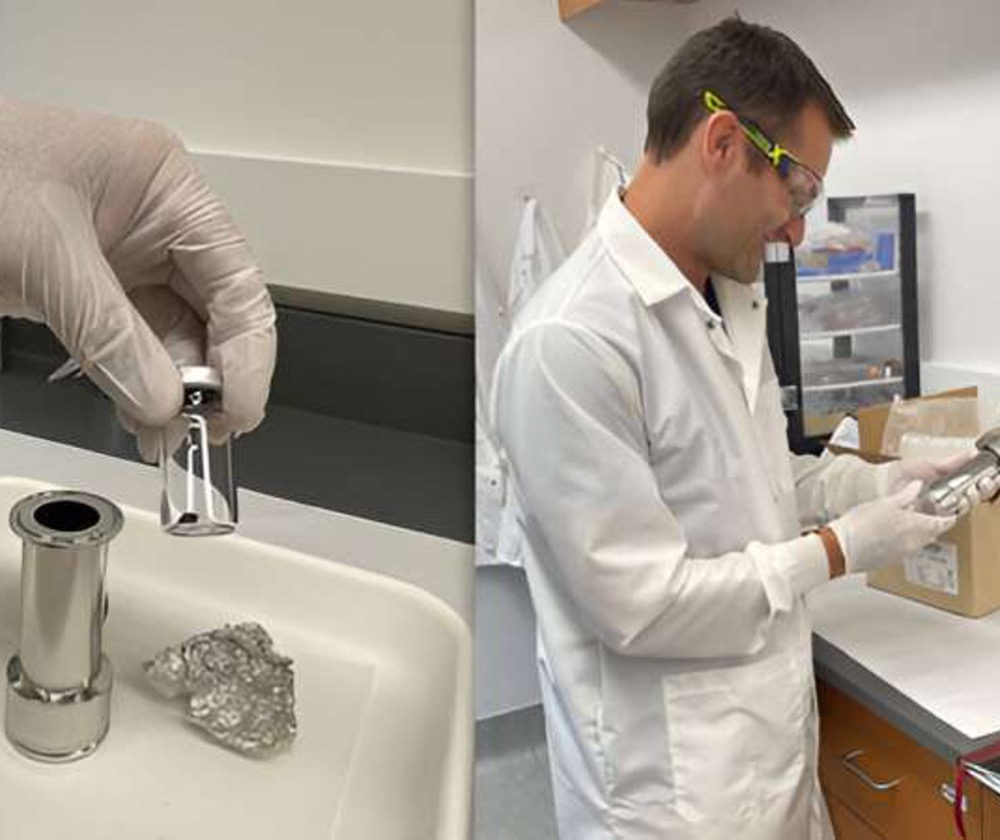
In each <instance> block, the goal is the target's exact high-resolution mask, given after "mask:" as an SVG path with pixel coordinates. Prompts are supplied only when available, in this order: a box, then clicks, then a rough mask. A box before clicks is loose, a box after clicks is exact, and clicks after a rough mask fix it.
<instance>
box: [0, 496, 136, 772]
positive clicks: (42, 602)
mask: <svg viewBox="0 0 1000 840" xmlns="http://www.w3.org/2000/svg"><path fill="white" fill-rule="evenodd" d="M122 523H123V517H122V513H121V511H120V510H119V509H118V507H117V506H116V505H114V504H113V503H111V502H109V501H108V500H107V499H103V498H101V497H100V496H95V495H93V494H90V493H80V492H75V491H58V490H56V491H46V492H43V493H36V494H34V495H31V496H28V497H26V498H24V499H22V500H21V501H20V502H18V503H17V504H16V505H14V507H13V509H12V510H11V513H10V526H11V528H12V529H13V531H14V533H16V534H17V535H18V536H19V537H21V539H22V540H23V548H22V555H21V623H20V634H19V648H18V653H17V654H16V655H15V656H13V657H12V658H11V660H10V661H9V662H8V664H7V708H6V716H5V729H6V733H7V737H8V739H9V740H10V741H11V743H13V744H14V746H15V747H17V748H18V749H19V750H21V751H22V752H24V753H26V754H27V755H29V756H31V757H33V758H38V759H41V760H45V761H69V760H72V759H74V758H80V757H82V756H83V755H86V754H88V753H89V752H91V751H92V750H93V749H95V748H96V747H97V745H98V744H99V743H100V742H101V740H102V739H103V738H104V736H105V734H106V733H107V729H108V721H109V714H108V713H109V708H110V698H111V682H112V680H111V665H110V663H109V662H108V660H107V658H106V657H105V656H104V655H103V652H102V629H103V625H104V611H105V599H104V580H105V570H106V567H107V550H108V543H109V542H110V541H111V540H112V539H113V538H114V537H115V535H116V534H117V533H118V532H119V531H120V530H121V527H122Z"/></svg>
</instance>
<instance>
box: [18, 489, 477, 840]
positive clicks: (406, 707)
mask: <svg viewBox="0 0 1000 840" xmlns="http://www.w3.org/2000/svg"><path fill="white" fill-rule="evenodd" d="M44 489H49V485H43V484H39V483H37V482H34V481H28V480H25V479H18V478H0V656H2V657H3V663H6V661H7V658H8V657H9V656H10V655H11V654H12V653H14V651H15V649H16V647H17V627H18V615H19V611H20V605H19V599H20V593H19V579H20V553H21V543H20V540H18V539H17V537H15V536H14V535H13V534H12V533H11V532H10V530H9V528H8V527H7V525H6V517H7V512H8V511H9V510H10V508H11V506H12V505H13V504H14V503H15V502H16V501H18V500H19V499H20V498H22V497H23V496H25V495H28V494H29V493H34V492H37V491H39V490H44ZM74 489H86V488H74ZM121 507H122V510H123V511H124V513H125V527H124V529H123V531H122V533H121V534H120V535H119V536H118V537H117V538H116V539H115V540H114V542H112V543H111V546H110V553H109V561H108V593H109V598H110V607H111V610H110V614H109V616H108V621H107V624H106V626H105V640H104V647H105V652H106V653H107V654H108V656H109V657H110V659H111V662H112V664H113V667H114V678H115V685H114V691H113V696H112V702H111V729H110V731H109V733H108V736H107V738H106V740H105V741H104V743H103V744H102V745H101V746H100V747H99V748H98V749H97V751H96V752H95V753H94V754H93V755H92V756H90V757H88V758H85V759H83V760H81V761H78V762H75V763H72V764H66V765H46V764H39V763H36V762H34V761H32V760H30V759H28V758H25V757H24V756H22V755H21V754H20V753H18V752H16V751H15V750H14V749H13V747H11V745H10V744H9V743H8V742H7V739H6V738H5V737H3V736H2V735H0V836H2V837H4V838H8V837H9V838H28V837H31V838H34V840H57V838H58V840H62V838H66V837H73V838H74V840H91V838H93V840H118V838H121V840H182V838H183V840H202V838H204V840H209V838H211V840H219V838H239V840H286V839H287V840H466V838H467V837H468V830H469V828H468V826H469V801H470V791H471V769H472V706H471V690H472V689H471V685H472V683H471V663H470V656H471V653H470V651H471V645H470V639H469V632H468V629H467V627H466V626H465V624H464V623H463V622H462V621H461V620H460V619H459V618H458V617H457V615H455V614H454V613H453V612H452V611H451V610H450V609H449V608H448V607H446V606H445V605H444V604H442V603H441V602H440V601H438V600H437V599H436V598H434V597H432V596H430V595H428V594H426V593H424V592H422V591H420V590H418V589H416V588H414V587H410V586H408V585H406V584H403V583H399V582H397V581H394V580H392V579H390V578H387V577H383V576H381V575H376V574H372V573H369V572H365V571H362V570H359V569H354V568H350V567H347V566H344V565H341V564H337V563H333V562H330V561H328V560H321V559H318V558H314V557H310V556H307V555H304V554H299V553H296V552H292V551H288V550H285V549H282V548H277V547H274V546H268V545H264V544H262V543H257V542H253V541H250V540H246V539H243V538H241V537H239V536H232V537H212V538H204V539H183V538H178V537H169V536H166V535H164V534H162V533H161V532H160V528H159V522H158V520H157V519H156V518H155V517H153V516H152V515H150V514H148V513H146V512H143V511H137V510H134V509H132V508H129V507H126V506H121ZM241 621H258V622H260V623H261V624H262V625H263V626H264V627H265V628H266V629H267V630H268V632H269V633H270V634H271V636H272V637H273V638H274V641H275V647H276V649H277V650H278V652H279V653H282V654H284V655H286V656H290V657H292V659H293V660H294V662H295V692H296V713H297V717H298V723H299V731H298V736H297V738H296V741H295V743H294V745H293V746H292V748H291V749H290V750H289V751H287V752H285V753H281V754H278V755H276V756H273V757H271V758H268V759H262V760H256V759H251V758H246V757H244V756H241V755H239V754H236V753H234V752H231V751H229V750H227V749H225V748H223V747H220V746H218V745H217V744H216V743H215V742H213V741H212V740H211V739H210V738H209V737H208V736H206V735H204V734H203V733H202V732H201V731H200V730H198V729H196V728H194V727H193V726H191V725H189V724H187V723H186V722H185V721H184V709H183V703H182V702H181V701H166V700H163V699H161V698H160V697H159V696H158V695H156V694H155V693H154V692H153V691H152V690H151V689H149V688H148V687H147V685H146V682H145V677H144V675H143V673H142V668H141V663H142V662H143V661H144V660H146V659H149V658H151V657H152V656H153V654H154V653H156V652H157V651H158V650H160V649H161V648H163V647H165V646H166V645H168V644H174V643H177V642H180V641H182V640H183V639H185V638H187V637H188V636H190V635H192V634H194V633H197V632H200V631H203V630H208V629H213V628H216V627H220V626H222V625H223V624H225V623H235V622H241Z"/></svg>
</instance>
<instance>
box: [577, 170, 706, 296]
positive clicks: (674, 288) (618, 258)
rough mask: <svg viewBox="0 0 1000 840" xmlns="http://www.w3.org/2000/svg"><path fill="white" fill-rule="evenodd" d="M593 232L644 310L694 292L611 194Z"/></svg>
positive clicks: (617, 195) (668, 258)
mask: <svg viewBox="0 0 1000 840" xmlns="http://www.w3.org/2000/svg"><path fill="white" fill-rule="evenodd" d="M597 231H598V234H599V235H600V237H601V239H602V240H603V241H604V243H605V245H606V246H607V248H608V251H609V252H610V254H611V258H612V259H613V260H614V261H615V263H616V264H617V265H618V267H619V268H620V269H621V271H622V273H623V274H624V275H625V278H626V279H627V280H628V282H629V283H631V284H632V287H633V288H634V289H635V290H636V293H637V294H638V295H639V298H640V299H641V300H642V302H643V303H644V304H645V305H646V306H653V305H654V304H657V303H659V302H660V301H662V300H666V299H667V298H669V297H672V296H673V295H676V294H677V293H679V292H683V291H685V290H688V289H690V290H692V291H693V290H694V287H693V286H692V285H691V283H690V282H689V281H688V279H687V277H685V276H684V275H683V274H682V273H681V270H680V269H679V268H678V267H677V266H676V265H675V264H674V261H673V260H671V259H670V257H668V256H667V254H666V253H665V252H664V250H663V249H662V248H661V247H660V246H659V245H657V244H656V242H654V241H653V238H652V237H651V236H650V235H649V234H648V233H647V232H646V229H645V228H643V226H642V225H640V224H639V221H638V220H637V219H636V218H635V216H633V215H632V214H631V213H630V212H629V211H628V210H627V209H626V207H625V204H624V202H622V199H621V195H620V194H619V192H618V190H617V189H616V190H614V191H613V192H612V193H611V195H610V196H609V197H608V200H607V201H606V202H605V204H604V209H603V210H601V215H600V216H599V217H598V219H597Z"/></svg>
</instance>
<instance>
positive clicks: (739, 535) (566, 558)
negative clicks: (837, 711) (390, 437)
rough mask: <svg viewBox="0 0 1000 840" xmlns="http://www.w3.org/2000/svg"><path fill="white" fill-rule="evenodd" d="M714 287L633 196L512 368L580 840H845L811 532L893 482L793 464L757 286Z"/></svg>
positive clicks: (559, 289)
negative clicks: (821, 719)
mask: <svg viewBox="0 0 1000 840" xmlns="http://www.w3.org/2000/svg"><path fill="white" fill-rule="evenodd" d="M713 283H714V286H715V289H716V293H717V296H718V298H719V302H720V307H721V309H722V314H723V318H719V317H718V316H717V315H716V314H715V313H714V312H712V310H711V309H710V308H709V307H708V306H707V304H706V303H705V300H704V298H703V297H702V296H701V295H700V294H699V293H698V292H697V291H696V290H695V289H694V287H693V286H691V284H690V283H688V281H687V280H686V279H685V278H684V276H683V275H682V274H681V273H680V271H679V270H678V269H677V268H676V266H675V265H674V264H673V263H672V262H671V261H670V259H669V258H668V257H667V256H666V254H665V253H664V252H663V251H662V250H661V249H660V248H659V247H658V246H657V245H656V244H655V243H654V242H653V240H652V239H651V238H650V237H649V236H648V235H647V234H646V233H645V231H644V230H643V228H642V227H641V226H640V225H639V224H638V222H637V221H636V220H635V218H634V217H633V216H632V215H631V214H630V213H629V212H628V211H627V209H626V208H625V207H624V205H623V204H622V202H621V200H620V199H619V197H618V195H617V194H614V195H612V196H611V197H610V198H609V200H608V202H607V204H606V205H605V207H604V209H603V211H602V213H601V216H600V218H599V220H598V223H597V226H596V227H595V229H594V230H593V231H592V232H591V233H590V234H589V235H588V237H587V238H586V239H585V240H584V242H583V243H582V244H581V246H580V247H579V248H578V249H577V250H576V251H575V252H574V254H573V255H571V257H570V258H569V260H568V261H567V262H566V263H565V264H564V265H563V267H562V268H561V269H560V270H559V271H558V272H556V274H554V275H553V276H552V277H551V278H550V279H549V281H548V282H547V283H546V284H545V285H544V286H543V287H542V288H541V289H540V290H539V291H538V292H537V293H536V295H535V297H534V298H532V300H531V301H530V303H529V304H528V306H527V307H526V309H525V311H524V312H523V313H522V317H521V318H520V319H519V320H518V321H517V323H516V324H515V328H514V331H513V333H512V335H511V337H510V339H509V340H508V343H507V345H506V346H505V348H504V351H503V352H502V354H501V357H500V361H499V364H498V368H497V374H496V378H495V382H494V392H493V408H494V412H495V421H496V424H497V430H498V433H499V438H500V441H501V444H502V445H503V447H504V449H505V451H506V456H507V458H508V460H509V465H510V474H511V486H510V498H509V501H508V503H509V504H511V505H513V516H511V517H508V519H507V524H506V526H505V527H510V528H513V529H515V530H516V532H517V533H516V534H515V535H514V538H516V539H519V540H520V541H521V543H522V552H523V558H524V564H525V570H526V573H527V577H528V583H529V587H530V590H531V596H532V600H533V603H534V605H535V609H536V612H537V619H538V621H537V626H538V665H539V671H540V677H541V684H542V693H543V698H544V701H545V713H546V724H547V729H548V739H549V752H550V759H551V763H552V774H553V786H554V792H555V798H556V809H557V818H558V823H559V827H560V833H561V836H562V837H563V838H565V840H612V838H616V840H619V839H620V838H627V840H647V838H648V840H652V839H653V838H658V839H659V838H669V839H670V840H714V838H725V840H733V838H737V837H738V838H740V840H754V839H755V838H759V840H805V838H809V840H820V838H827V837H832V833H831V831H830V828H829V820H828V818H827V816H826V813H825V808H824V805H823V802H822V796H821V794H820V789H819V785H818V782H817V775H816V749H817V739H818V731H817V720H816V704H815V691H814V680H813V672H812V657H811V645H810V640H811V632H810V624H809V618H808V614H807V611H806V608H805V605H804V600H803V595H804V593H806V592H807V591H808V590H809V589H810V588H812V587H814V586H816V585H818V584H820V583H822V582H823V581H825V580H826V578H827V563H826V555H825V551H824V549H823V546H822V543H821V541H820V540H819V539H818V538H817V537H815V536H805V537H802V536H800V535H799V534H800V530H801V525H802V524H811V523H814V522H819V521H823V520H826V519H829V518H831V517H833V516H835V515H839V514H840V513H842V512H843V511H844V510H846V509H847V508H849V507H851V506H852V505H853V504H856V503H857V502H860V501H863V500H866V499H869V498H872V497H874V496H875V495H876V489H875V488H876V486H877V477H876V473H877V469H878V468H876V467H873V466H870V465H867V464H864V463H862V462H861V461H860V460H858V459H856V458H851V457H844V456H841V457H833V456H830V455H825V456H824V457H822V458H814V457H806V456H800V457H797V456H792V455H790V453H789V451H788V448H787V442H786V438H785V419H784V415H783V413H782V409H781V403H780V397H779V389H778V383H777V381H776V378H775V374H774V368H773V366H772V363H771V359H770V354H769V352H768V348H767V342H766V325H765V313H766V309H765V300H764V298H763V293H762V289H761V288H760V287H759V284H757V285H755V286H748V285H741V284H738V283H736V282H734V281H731V280H727V279H725V278H722V277H716V278H714V280H713Z"/></svg>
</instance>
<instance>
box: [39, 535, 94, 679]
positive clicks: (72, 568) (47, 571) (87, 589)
mask: <svg viewBox="0 0 1000 840" xmlns="http://www.w3.org/2000/svg"><path fill="white" fill-rule="evenodd" d="M106 554H107V545H106V544H105V545H101V546H96V547H88V548H76V549H74V548H49V547H47V546H40V545H34V544H32V543H30V542H27V541H25V544H24V550H23V554H22V561H21V633H20V657H21V666H22V668H23V669H24V672H25V674H26V675H27V676H28V677H30V678H31V679H32V680H33V681H34V682H36V683H38V684H39V685H44V686H45V687H46V688H50V689H66V688H75V687H77V686H82V685H87V684H88V683H89V682H90V681H91V680H92V679H93V678H94V677H95V676H97V672H98V670H100V667H101V625H102V624H103V621H104V616H103V604H104V558H105V556H106Z"/></svg>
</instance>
